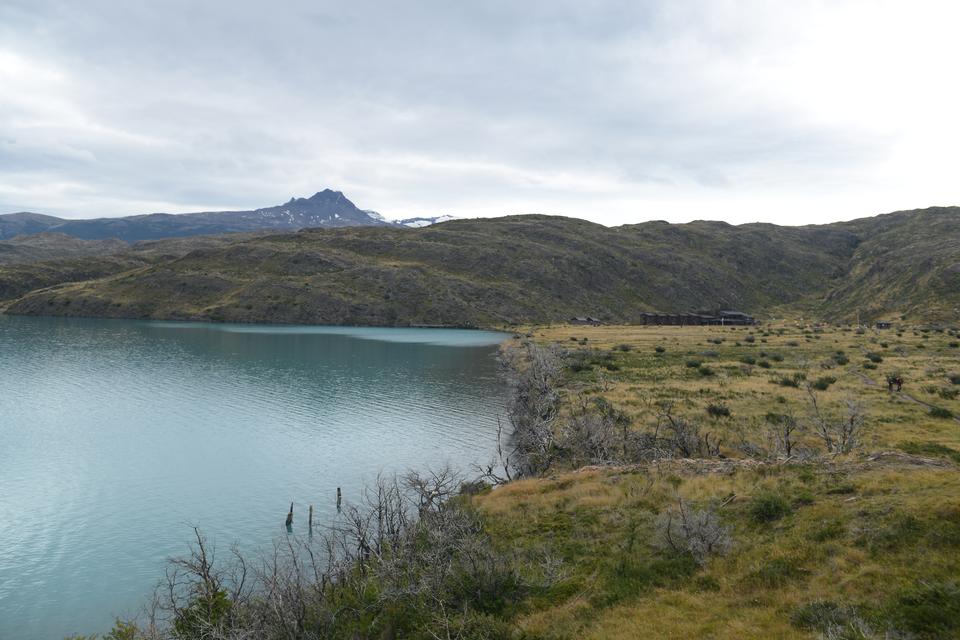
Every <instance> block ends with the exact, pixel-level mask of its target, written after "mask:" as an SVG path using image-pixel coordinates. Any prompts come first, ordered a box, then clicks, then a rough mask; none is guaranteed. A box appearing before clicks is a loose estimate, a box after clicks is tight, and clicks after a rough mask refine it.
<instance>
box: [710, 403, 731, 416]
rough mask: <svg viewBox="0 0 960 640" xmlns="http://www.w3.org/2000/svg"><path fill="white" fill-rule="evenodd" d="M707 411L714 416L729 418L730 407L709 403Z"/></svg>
mask: <svg viewBox="0 0 960 640" xmlns="http://www.w3.org/2000/svg"><path fill="white" fill-rule="evenodd" d="M707 413H708V414H710V416H711V417H713V418H729V417H730V407H728V406H726V405H724V404H712V403H711V404H708V405H707Z"/></svg>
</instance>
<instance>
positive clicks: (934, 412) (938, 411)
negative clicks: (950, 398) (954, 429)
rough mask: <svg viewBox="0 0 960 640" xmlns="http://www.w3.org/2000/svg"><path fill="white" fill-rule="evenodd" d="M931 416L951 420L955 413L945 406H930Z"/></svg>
mask: <svg viewBox="0 0 960 640" xmlns="http://www.w3.org/2000/svg"><path fill="white" fill-rule="evenodd" d="M930 417H932V418H943V419H946V420H949V419H950V418H952V417H953V413H951V412H950V410H949V409H944V408H943V407H930Z"/></svg>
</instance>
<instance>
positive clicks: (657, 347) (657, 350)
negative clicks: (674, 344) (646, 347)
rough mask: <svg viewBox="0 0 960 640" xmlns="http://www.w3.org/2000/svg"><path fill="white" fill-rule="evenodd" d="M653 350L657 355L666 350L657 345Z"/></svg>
mask: <svg viewBox="0 0 960 640" xmlns="http://www.w3.org/2000/svg"><path fill="white" fill-rule="evenodd" d="M653 350H654V351H656V352H657V353H664V352H665V351H666V349H665V348H664V347H661V346H660V345H657V346H656V347H654V348H653Z"/></svg>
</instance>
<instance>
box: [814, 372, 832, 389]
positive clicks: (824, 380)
mask: <svg viewBox="0 0 960 640" xmlns="http://www.w3.org/2000/svg"><path fill="white" fill-rule="evenodd" d="M836 381H837V379H836V378H834V377H833V376H823V377H820V378H817V379H816V380H814V381H813V384H812V385H811V386H812V387H813V388H814V389H816V390H817V391H826V390H827V389H828V388H829V387H830V385H832V384H833V383H834V382H836Z"/></svg>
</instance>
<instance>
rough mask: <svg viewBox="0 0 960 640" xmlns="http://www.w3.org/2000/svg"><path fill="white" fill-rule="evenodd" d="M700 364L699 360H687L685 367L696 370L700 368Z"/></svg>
mask: <svg viewBox="0 0 960 640" xmlns="http://www.w3.org/2000/svg"><path fill="white" fill-rule="evenodd" d="M701 364H703V363H702V362H700V361H699V360H687V367H689V368H690V369H697V368H699V367H700V365H701Z"/></svg>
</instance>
